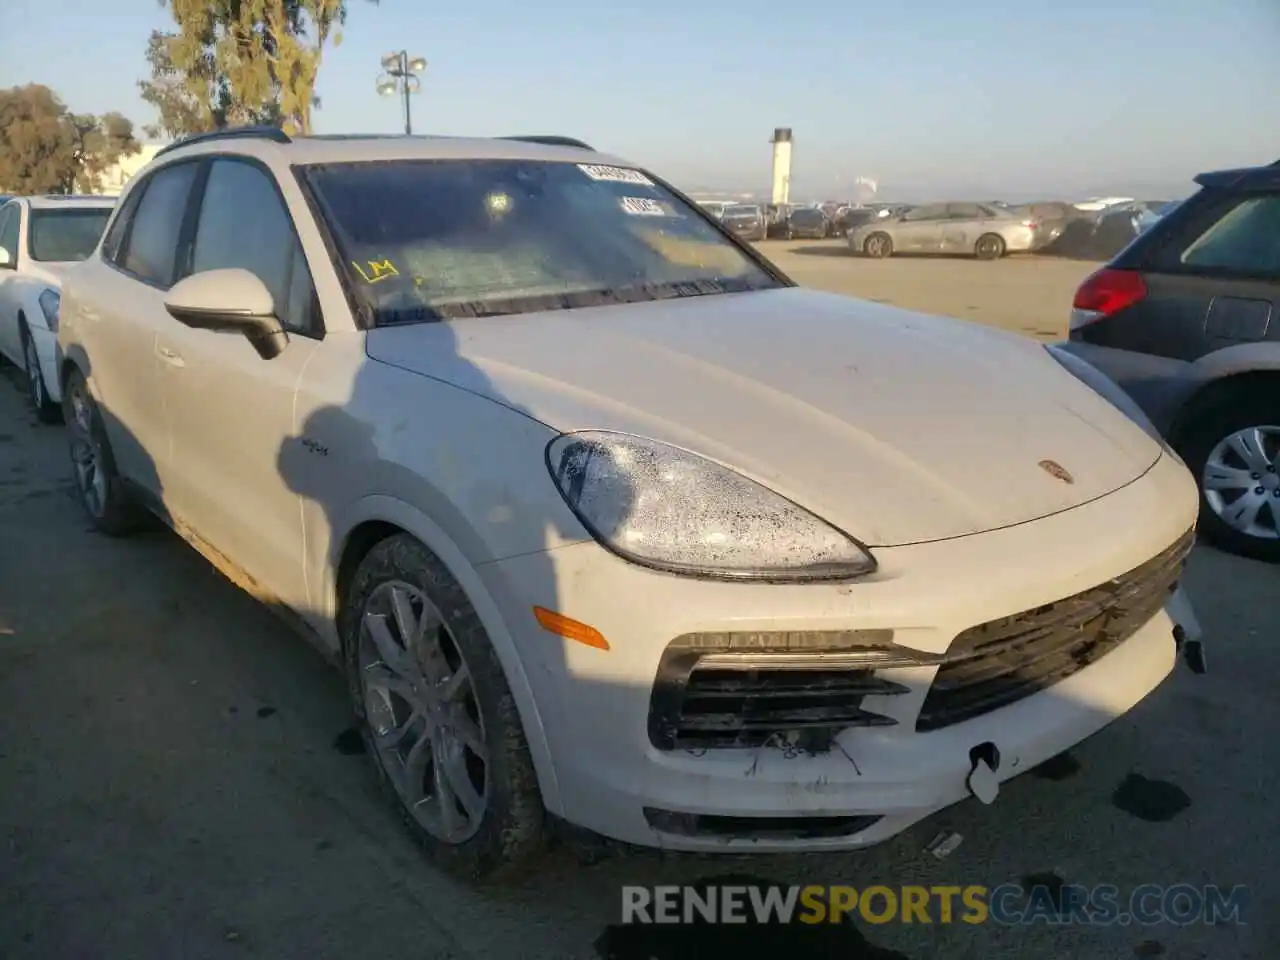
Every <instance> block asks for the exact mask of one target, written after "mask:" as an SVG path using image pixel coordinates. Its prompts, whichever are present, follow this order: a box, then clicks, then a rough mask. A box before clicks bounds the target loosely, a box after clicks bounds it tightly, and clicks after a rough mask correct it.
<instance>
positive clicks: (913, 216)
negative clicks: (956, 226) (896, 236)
mask: <svg viewBox="0 0 1280 960" xmlns="http://www.w3.org/2000/svg"><path fill="white" fill-rule="evenodd" d="M946 215H947V205H946V204H945V203H934V204H930V205H929V206H926V207H916V208H915V209H914V210H908V211H907V212H906V213H905V214H904V215H903V217H902V219H903V220H941V219H942V218H944V217H945V216H946Z"/></svg>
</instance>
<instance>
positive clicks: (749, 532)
mask: <svg viewBox="0 0 1280 960" xmlns="http://www.w3.org/2000/svg"><path fill="white" fill-rule="evenodd" d="M547 467H548V469H549V470H550V471H551V478H552V480H554V481H555V484H556V486H557V487H558V488H559V490H560V494H561V496H563V497H564V500H565V503H566V504H568V506H569V509H570V510H572V511H573V512H574V514H576V515H577V517H578V519H579V520H580V521H581V522H582V525H583V526H584V527H586V528H587V531H588V532H589V533H590V534H591V535H592V536H593V537H594V538H595V539H596V541H597V542H599V543H600V545H601V546H603V547H605V548H606V549H608V550H610V551H612V552H613V553H615V554H617V555H618V556H620V557H622V558H623V559H625V560H630V561H631V562H633V563H637V564H640V565H642V566H646V567H653V568H655V569H658V570H665V571H667V572H669V573H678V574H685V575H691V576H701V577H710V578H716V579H724V580H752V581H764V582H799V581H814V580H847V579H849V578H851V577H858V576H862V575H864V574H867V573H871V572H872V571H874V570H875V569H876V562H875V560H874V559H873V558H872V557H871V554H870V553H868V552H867V550H866V549H865V548H864V547H862V546H861V545H860V544H858V543H857V542H856V541H855V540H854V539H853V538H852V537H850V536H848V535H847V534H845V533H842V532H841V531H840V530H837V529H836V528H835V527H833V526H831V525H830V524H829V523H827V522H826V521H825V520H822V519H821V518H819V517H816V516H814V515H813V514H812V513H809V512H808V511H807V510H805V509H803V508H802V507H799V506H797V505H796V504H794V503H792V502H791V501H790V500H788V499H786V498H785V497H783V496H782V495H781V494H778V493H775V492H774V491H772V490H770V489H769V488H768V487H764V486H761V485H760V484H758V483H756V482H755V481H754V480H749V479H748V478H746V477H744V476H742V475H741V474H739V473H735V472H734V471H732V470H730V469H728V468H727V467H723V466H721V465H720V464H718V463H714V462H712V461H710V460H707V459H705V458H704V457H700V456H698V455H697V454H694V453H690V452H689V451H687V450H682V449H680V448H679V447H673V446H669V445H668V444H665V443H659V442H658V441H656V440H648V439H645V438H643V437H636V436H632V435H630V434H625V433H613V432H609V431H603V430H588V431H583V432H580V433H567V434H562V435H561V436H559V437H556V438H555V439H554V440H552V441H551V443H550V444H548V445H547Z"/></svg>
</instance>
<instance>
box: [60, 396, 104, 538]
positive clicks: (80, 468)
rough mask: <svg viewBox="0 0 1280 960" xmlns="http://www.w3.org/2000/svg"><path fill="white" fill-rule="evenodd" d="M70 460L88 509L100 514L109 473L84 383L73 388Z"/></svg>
mask: <svg viewBox="0 0 1280 960" xmlns="http://www.w3.org/2000/svg"><path fill="white" fill-rule="evenodd" d="M70 400H71V423H70V424H69V426H70V432H71V462H72V464H74V466H75V470H76V486H78V487H79V488H80V497H81V499H82V500H83V501H84V505H85V509H87V510H88V511H89V515H90V516H92V517H101V516H102V515H103V511H104V510H105V509H106V503H107V476H106V474H105V473H104V472H103V467H102V463H103V459H102V447H101V445H100V444H99V443H98V440H97V438H96V437H95V436H94V430H93V401H92V400H90V399H89V397H88V395H87V394H86V393H85V390H84V387H83V385H77V386H75V387H74V388H72V391H71V396H70Z"/></svg>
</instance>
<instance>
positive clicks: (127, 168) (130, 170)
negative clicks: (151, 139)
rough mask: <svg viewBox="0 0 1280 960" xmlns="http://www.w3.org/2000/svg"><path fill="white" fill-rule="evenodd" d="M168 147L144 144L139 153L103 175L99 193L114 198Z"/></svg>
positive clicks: (110, 168) (124, 159)
mask: <svg viewBox="0 0 1280 960" xmlns="http://www.w3.org/2000/svg"><path fill="white" fill-rule="evenodd" d="M166 146H168V144H165V143H144V144H143V145H142V149H141V150H139V151H138V152H137V153H135V154H133V155H132V156H128V157H124V158H123V159H122V160H120V162H119V163H115V164H113V165H112V166H110V167H108V168H107V170H106V172H105V173H103V175H102V187H101V189H99V190H98V191H97V193H99V194H102V195H104V196H112V197H114V196H116V195H117V194H119V193H120V191H121V190H123V189H124V185H125V184H126V183H128V182H129V180H130V178H131V177H132V176H133V175H134V174H135V173H137V172H138V171H139V170H141V169H142V168H143V167H145V166H146V165H147V164H148V163H150V162H151V161H152V160H153V159H155V155H156V154H157V153H159V152H160V151H161V150H163V149H164V148H165V147H166Z"/></svg>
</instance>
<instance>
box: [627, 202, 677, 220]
mask: <svg viewBox="0 0 1280 960" xmlns="http://www.w3.org/2000/svg"><path fill="white" fill-rule="evenodd" d="M618 205H619V206H620V207H622V212H623V213H629V214H631V215H632V216H633V217H674V216H677V214H676V212H675V211H674V210H671V209H670V208H669V207H668V206H667V205H666V204H664V203H661V202H659V201H657V200H653V199H651V198H649V197H623V198H622V199H620V200H619V201H618Z"/></svg>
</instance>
